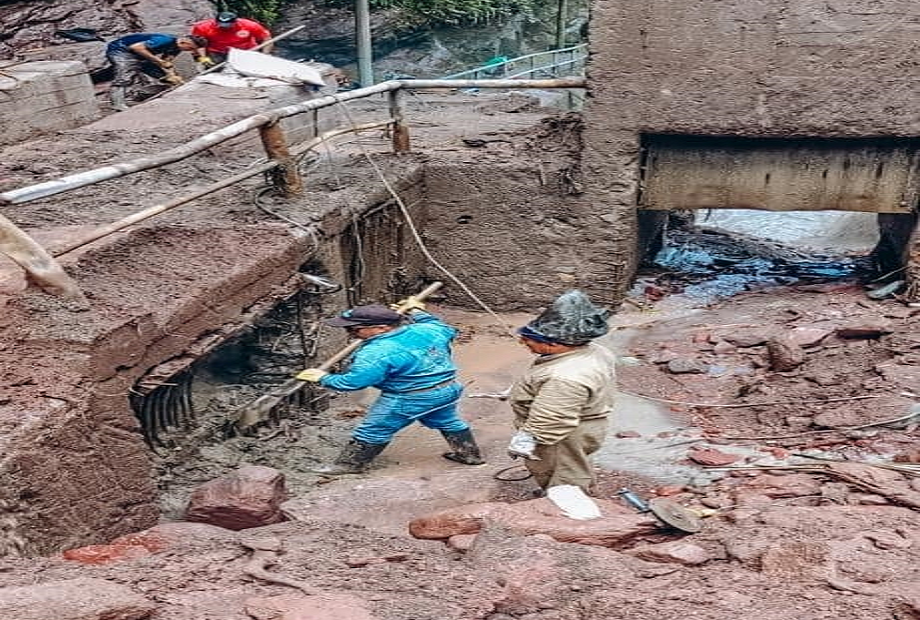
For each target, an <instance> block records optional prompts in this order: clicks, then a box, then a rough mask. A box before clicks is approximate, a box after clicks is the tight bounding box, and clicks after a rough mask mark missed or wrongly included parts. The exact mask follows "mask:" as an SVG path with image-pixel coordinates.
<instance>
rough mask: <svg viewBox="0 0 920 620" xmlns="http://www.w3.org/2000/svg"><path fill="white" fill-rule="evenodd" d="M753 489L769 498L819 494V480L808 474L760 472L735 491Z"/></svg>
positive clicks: (742, 491) (741, 491) (740, 491)
mask: <svg viewBox="0 0 920 620" xmlns="http://www.w3.org/2000/svg"><path fill="white" fill-rule="evenodd" d="M748 491H755V492H757V493H759V494H761V495H764V496H766V497H768V498H771V499H777V498H780V497H802V496H806V495H820V494H821V482H820V481H819V480H818V479H817V478H815V477H814V476H811V475H809V474H799V473H793V474H786V475H782V476H778V475H774V474H766V473H764V474H761V475H760V476H757V478H754V479H752V480H749V481H747V482H745V483H744V485H743V486H741V487H739V488H738V489H736V493H744V492H748Z"/></svg>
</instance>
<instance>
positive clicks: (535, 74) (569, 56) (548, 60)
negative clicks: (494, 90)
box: [442, 43, 588, 80]
mask: <svg viewBox="0 0 920 620" xmlns="http://www.w3.org/2000/svg"><path fill="white" fill-rule="evenodd" d="M587 58H588V45H587V43H582V44H581V45H574V46H572V47H563V48H560V49H555V50H549V51H546V52H537V53H536V54H528V55H526V56H518V57H517V58H510V59H508V60H503V61H500V62H492V63H489V64H487V65H483V66H481V67H476V68H475V69H468V70H467V71H461V72H460V73H454V74H451V75H447V76H445V77H443V78H442V79H444V80H458V79H474V80H476V79H496V78H499V79H517V78H522V77H525V76H527V77H530V78H551V77H559V76H560V75H562V76H573V75H580V74H581V73H583V70H584V66H585V60H586V59H587Z"/></svg>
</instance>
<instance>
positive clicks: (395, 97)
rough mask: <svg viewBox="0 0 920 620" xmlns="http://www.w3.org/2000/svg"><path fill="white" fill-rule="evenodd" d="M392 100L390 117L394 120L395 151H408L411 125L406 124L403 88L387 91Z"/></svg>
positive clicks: (393, 137)
mask: <svg viewBox="0 0 920 620" xmlns="http://www.w3.org/2000/svg"><path fill="white" fill-rule="evenodd" d="M387 96H388V97H389V100H390V118H391V119H392V120H393V131H392V139H393V152H394V153H408V152H409V151H410V150H411V149H410V147H409V126H408V125H407V124H406V120H405V114H404V106H403V103H404V96H405V95H404V93H403V89H401V88H400V89H398V90H391V91H390V92H389V93H387Z"/></svg>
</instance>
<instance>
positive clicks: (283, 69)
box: [227, 48, 326, 86]
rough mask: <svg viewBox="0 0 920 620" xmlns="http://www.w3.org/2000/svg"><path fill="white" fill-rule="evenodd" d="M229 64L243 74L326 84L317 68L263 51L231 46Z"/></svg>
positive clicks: (293, 81)
mask: <svg viewBox="0 0 920 620" xmlns="http://www.w3.org/2000/svg"><path fill="white" fill-rule="evenodd" d="M227 64H228V65H230V67H231V68H232V69H233V70H234V71H236V72H237V73H240V74H241V75H246V76H249V77H255V78H265V79H270V80H279V81H281V82H286V83H288V84H311V85H313V86H325V85H326V82H324V81H323V76H322V75H320V72H319V71H317V70H316V69H315V68H313V67H310V66H308V65H305V64H303V63H299V62H294V61H293V60H285V59H284V58H278V57H277V56H271V55H270V54H263V53H262V52H253V51H250V50H238V49H235V48H230V51H229V54H228V55H227Z"/></svg>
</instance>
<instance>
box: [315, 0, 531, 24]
mask: <svg viewBox="0 0 920 620" xmlns="http://www.w3.org/2000/svg"><path fill="white" fill-rule="evenodd" d="M316 1H317V2H318V3H323V4H326V5H327V6H336V7H344V8H348V7H350V6H353V4H354V0H316ZM545 1H546V0H368V3H369V4H370V8H371V10H374V9H378V10H382V9H390V10H396V11H398V12H399V13H400V14H401V16H402V21H403V22H404V25H406V26H410V27H434V26H444V25H447V26H458V25H463V24H477V23H484V22H489V21H492V20H495V19H498V18H501V17H505V16H508V15H513V14H514V13H531V12H532V9H533V7H534V6H535V5H537V4H539V3H540V2H545Z"/></svg>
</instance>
